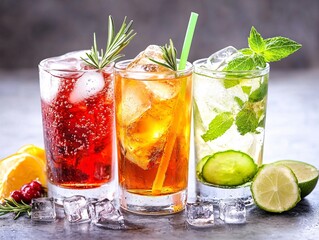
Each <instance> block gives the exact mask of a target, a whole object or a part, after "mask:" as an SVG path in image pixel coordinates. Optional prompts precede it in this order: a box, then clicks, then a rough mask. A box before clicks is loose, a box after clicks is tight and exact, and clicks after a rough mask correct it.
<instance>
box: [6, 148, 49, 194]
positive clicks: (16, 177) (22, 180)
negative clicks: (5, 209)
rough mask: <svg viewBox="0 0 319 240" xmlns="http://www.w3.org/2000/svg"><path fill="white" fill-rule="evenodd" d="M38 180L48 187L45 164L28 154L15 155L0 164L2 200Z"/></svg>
mask: <svg viewBox="0 0 319 240" xmlns="http://www.w3.org/2000/svg"><path fill="white" fill-rule="evenodd" d="M35 179H38V180H39V181H40V182H41V184H42V186H44V187H46V174H45V163H44V161H43V160H41V159H40V158H38V157H35V156H32V155H30V154H28V153H17V154H13V155H11V156H9V157H7V158H5V159H3V160H2V161H1V163H0V199H3V198H8V197H9V196H10V193H11V192H12V191H14V190H19V189H20V188H21V187H22V186H23V185H24V184H26V183H29V182H31V181H32V180H35Z"/></svg>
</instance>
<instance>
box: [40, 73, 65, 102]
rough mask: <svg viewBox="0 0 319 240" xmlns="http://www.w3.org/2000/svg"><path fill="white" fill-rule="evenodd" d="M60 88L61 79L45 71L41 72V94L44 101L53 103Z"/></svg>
mask: <svg viewBox="0 0 319 240" xmlns="http://www.w3.org/2000/svg"><path fill="white" fill-rule="evenodd" d="M59 86H60V78H58V77H54V76H52V75H51V74H50V73H48V72H47V71H45V70H42V69H41V70H40V92H41V99H42V100H43V101H45V102H47V103H49V102H51V101H52V100H53V99H54V98H55V97H56V95H57V93H58V91H59Z"/></svg>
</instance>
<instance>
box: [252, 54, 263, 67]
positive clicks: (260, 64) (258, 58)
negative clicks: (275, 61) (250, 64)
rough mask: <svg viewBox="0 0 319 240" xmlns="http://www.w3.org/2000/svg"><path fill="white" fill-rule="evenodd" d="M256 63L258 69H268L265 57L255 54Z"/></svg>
mask: <svg viewBox="0 0 319 240" xmlns="http://www.w3.org/2000/svg"><path fill="white" fill-rule="evenodd" d="M254 62H255V65H256V67H261V68H264V67H266V59H265V58H264V56H263V55H259V54H255V55H254Z"/></svg>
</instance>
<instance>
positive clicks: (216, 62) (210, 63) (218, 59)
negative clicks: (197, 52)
mask: <svg viewBox="0 0 319 240" xmlns="http://www.w3.org/2000/svg"><path fill="white" fill-rule="evenodd" d="M237 54H240V53H239V51H238V50H237V49H236V48H234V47H232V46H228V47H225V48H223V49H221V50H219V51H217V52H215V53H213V54H212V55H210V56H209V57H208V58H207V67H208V68H209V69H211V70H221V69H223V68H224V67H225V66H226V64H227V63H228V62H229V61H230V60H231V59H233V58H234V57H235V56H237Z"/></svg>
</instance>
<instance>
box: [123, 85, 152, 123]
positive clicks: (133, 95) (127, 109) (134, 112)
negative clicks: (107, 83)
mask: <svg viewBox="0 0 319 240" xmlns="http://www.w3.org/2000/svg"><path fill="white" fill-rule="evenodd" d="M150 107H151V102H150V96H149V92H148V90H147V89H146V87H145V85H144V84H143V83H142V82H138V81H131V82H129V83H127V85H126V86H125V88H123V89H122V102H121V106H120V108H119V109H120V110H119V111H120V112H121V119H120V121H121V123H122V124H124V125H129V124H131V123H132V122H134V121H136V120H137V119H138V118H139V117H140V116H141V115H142V114H143V113H144V112H146V111H147V110H148V109H149V108H150Z"/></svg>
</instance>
